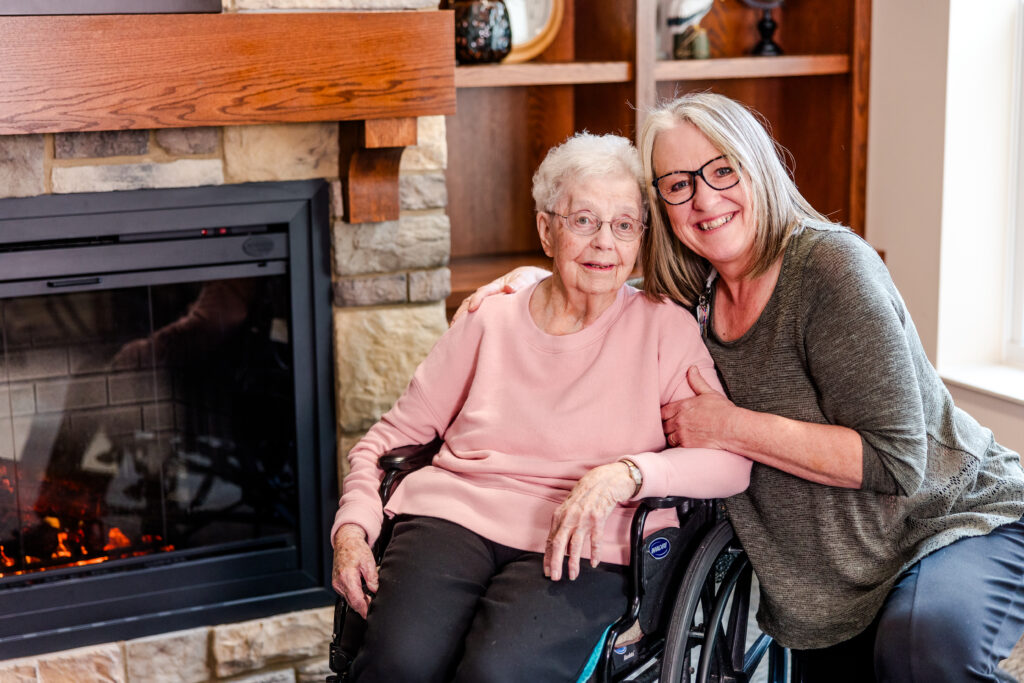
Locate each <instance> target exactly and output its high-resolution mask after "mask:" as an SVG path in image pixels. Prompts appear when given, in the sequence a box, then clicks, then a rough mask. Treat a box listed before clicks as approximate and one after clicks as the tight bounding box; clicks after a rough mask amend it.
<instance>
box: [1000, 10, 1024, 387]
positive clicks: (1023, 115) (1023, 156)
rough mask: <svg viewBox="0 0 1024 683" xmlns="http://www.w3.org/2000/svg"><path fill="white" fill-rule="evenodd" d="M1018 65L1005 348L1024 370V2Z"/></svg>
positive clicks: (1019, 15)
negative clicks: (1011, 232)
mask: <svg viewBox="0 0 1024 683" xmlns="http://www.w3.org/2000/svg"><path fill="white" fill-rule="evenodd" d="M1016 41H1017V44H1016V55H1017V56H1016V64H1015V68H1014V74H1015V77H1014V88H1015V90H1016V92H1015V93H1014V98H1013V99H1014V112H1013V121H1014V126H1013V134H1012V137H1011V139H1012V144H1013V145H1014V148H1015V149H1016V150H1017V154H1016V163H1015V164H1014V168H1013V171H1012V174H1011V182H1012V183H1013V185H1012V186H1011V192H1010V196H1011V198H1012V199H1011V201H1012V202H1013V206H1012V207H1011V216H1012V217H1013V220H1012V231H1013V234H1012V235H1011V239H1010V253H1011V259H1012V261H1011V263H1010V268H1009V269H1008V273H1009V277H1010V280H1009V283H1008V284H1009V290H1010V291H1009V294H1010V296H1009V297H1007V301H1008V303H1009V310H1007V315H1006V320H1007V330H1006V335H1005V343H1004V348H1003V358H1004V361H1005V362H1006V363H1008V364H1010V365H1015V366H1017V367H1021V368H1024V83H1022V81H1024V0H1020V2H1019V3H1018V5H1017V38H1016Z"/></svg>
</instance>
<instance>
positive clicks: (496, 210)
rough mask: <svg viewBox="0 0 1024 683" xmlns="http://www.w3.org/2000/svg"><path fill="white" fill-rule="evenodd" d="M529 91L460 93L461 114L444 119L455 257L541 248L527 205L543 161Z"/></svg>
mask: <svg viewBox="0 0 1024 683" xmlns="http://www.w3.org/2000/svg"><path fill="white" fill-rule="evenodd" d="M552 87H557V86H552ZM530 90H531V89H530V88H496V89H475V88H474V89H469V90H459V92H458V114H457V115H456V116H449V117H448V119H447V129H448V172H447V182H448V216H449V218H450V219H451V230H452V258H458V257H460V256H476V255H484V254H497V253H504V252H524V251H533V250H536V249H538V248H539V247H540V244H539V241H538V239H537V230H536V227H535V224H534V219H533V202H532V201H531V199H530V179H531V178H532V176H533V172H534V170H536V167H537V163H538V161H539V160H537V159H535V156H536V151H535V148H534V147H533V146H534V145H538V146H539V144H540V141H539V140H538V139H537V137H536V136H535V134H534V131H533V129H532V126H531V124H530V118H531V117H530V116H529V115H528V112H529V109H530V102H529V95H530ZM569 109H570V115H571V104H570V107H569Z"/></svg>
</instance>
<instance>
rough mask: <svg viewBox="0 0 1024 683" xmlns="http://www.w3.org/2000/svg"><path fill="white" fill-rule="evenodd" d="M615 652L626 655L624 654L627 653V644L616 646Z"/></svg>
mask: <svg viewBox="0 0 1024 683" xmlns="http://www.w3.org/2000/svg"><path fill="white" fill-rule="evenodd" d="M615 654H617V655H624V654H626V646H625V645H621V646H619V647H617V648H615Z"/></svg>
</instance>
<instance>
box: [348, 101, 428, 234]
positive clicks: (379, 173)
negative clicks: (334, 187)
mask: <svg viewBox="0 0 1024 683" xmlns="http://www.w3.org/2000/svg"><path fill="white" fill-rule="evenodd" d="M339 125H340V131H339V133H340V134H339V136H338V138H339V140H340V143H341V150H340V154H339V157H338V165H339V168H338V176H339V177H340V178H341V189H342V197H343V198H344V202H345V211H344V219H345V221H346V222H348V223H377V222H380V221H393V220H397V219H398V212H399V199H398V167H399V164H400V163H401V161H402V151H403V150H404V149H405V148H406V147H408V146H410V145H415V144H416V118H415V117H403V118H392V119H369V120H366V121H342V122H341V123H340V124H339Z"/></svg>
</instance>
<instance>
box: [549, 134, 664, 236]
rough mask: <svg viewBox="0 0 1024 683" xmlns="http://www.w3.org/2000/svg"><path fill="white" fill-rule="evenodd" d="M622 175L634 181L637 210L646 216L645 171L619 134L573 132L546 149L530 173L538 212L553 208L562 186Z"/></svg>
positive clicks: (561, 193) (642, 218)
mask: <svg viewBox="0 0 1024 683" xmlns="http://www.w3.org/2000/svg"><path fill="white" fill-rule="evenodd" d="M609 176H611V177H625V178H631V179H633V180H635V181H636V185H637V190H638V191H639V192H640V209H641V212H642V213H643V214H644V215H641V216H638V218H640V219H641V220H645V219H646V213H647V208H646V203H645V202H646V200H645V195H644V189H643V188H644V172H643V166H642V164H641V163H640V155H639V153H638V152H637V151H636V147H634V146H633V143H631V142H630V141H629V140H627V139H626V138H624V137H621V136H619V135H593V134H592V133H588V132H587V131H583V132H582V133H576V134H575V135H573V136H572V137H571V138H569V139H568V140H566V141H565V142H563V143H562V144H560V145H558V146H556V147H552V148H551V149H550V150H548V153H547V156H545V157H544V161H542V162H541V164H540V167H538V168H537V172H536V173H534V174H533V202H534V205H535V208H536V210H537V212H538V213H540V212H544V211H552V210H554V208H555V205H556V204H557V203H558V201H559V200H560V199H561V198H562V195H563V193H564V192H565V189H566V188H567V187H569V186H570V185H572V184H573V183H576V182H578V181H580V180H584V179H586V178H606V177H609Z"/></svg>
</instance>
